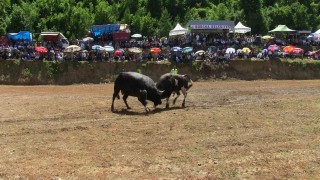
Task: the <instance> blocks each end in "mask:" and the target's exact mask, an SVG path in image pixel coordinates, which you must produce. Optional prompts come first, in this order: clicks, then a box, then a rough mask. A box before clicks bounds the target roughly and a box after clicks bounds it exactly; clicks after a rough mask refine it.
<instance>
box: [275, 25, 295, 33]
mask: <svg viewBox="0 0 320 180" xmlns="http://www.w3.org/2000/svg"><path fill="white" fill-rule="evenodd" d="M293 31H296V30H292V29H290V28H288V27H287V26H286V25H278V26H277V27H276V28H275V29H273V30H271V31H269V32H293Z"/></svg>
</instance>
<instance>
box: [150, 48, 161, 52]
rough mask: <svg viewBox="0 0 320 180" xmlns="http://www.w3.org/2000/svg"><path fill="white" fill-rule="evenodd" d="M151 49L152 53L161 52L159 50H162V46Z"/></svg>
mask: <svg viewBox="0 0 320 180" xmlns="http://www.w3.org/2000/svg"><path fill="white" fill-rule="evenodd" d="M150 51H151V52H152V53H159V52H161V49H160V48H151V49H150Z"/></svg>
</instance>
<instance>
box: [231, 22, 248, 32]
mask: <svg viewBox="0 0 320 180" xmlns="http://www.w3.org/2000/svg"><path fill="white" fill-rule="evenodd" d="M250 31H251V28H250V27H247V26H244V25H243V24H242V23H241V22H240V21H239V22H238V24H237V25H236V26H235V27H234V31H233V32H234V33H241V34H244V33H247V32H250Z"/></svg>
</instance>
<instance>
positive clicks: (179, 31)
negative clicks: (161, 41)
mask: <svg viewBox="0 0 320 180" xmlns="http://www.w3.org/2000/svg"><path fill="white" fill-rule="evenodd" d="M187 32H188V29H186V28H183V27H182V26H181V25H180V24H179V23H178V24H177V25H176V27H175V28H174V29H172V30H171V31H170V32H169V36H176V35H184V34H186V33H187Z"/></svg>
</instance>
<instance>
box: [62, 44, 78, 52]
mask: <svg viewBox="0 0 320 180" xmlns="http://www.w3.org/2000/svg"><path fill="white" fill-rule="evenodd" d="M80 50H81V47H79V46H77V45H70V46H68V47H66V49H65V50H64V52H75V51H80Z"/></svg>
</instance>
